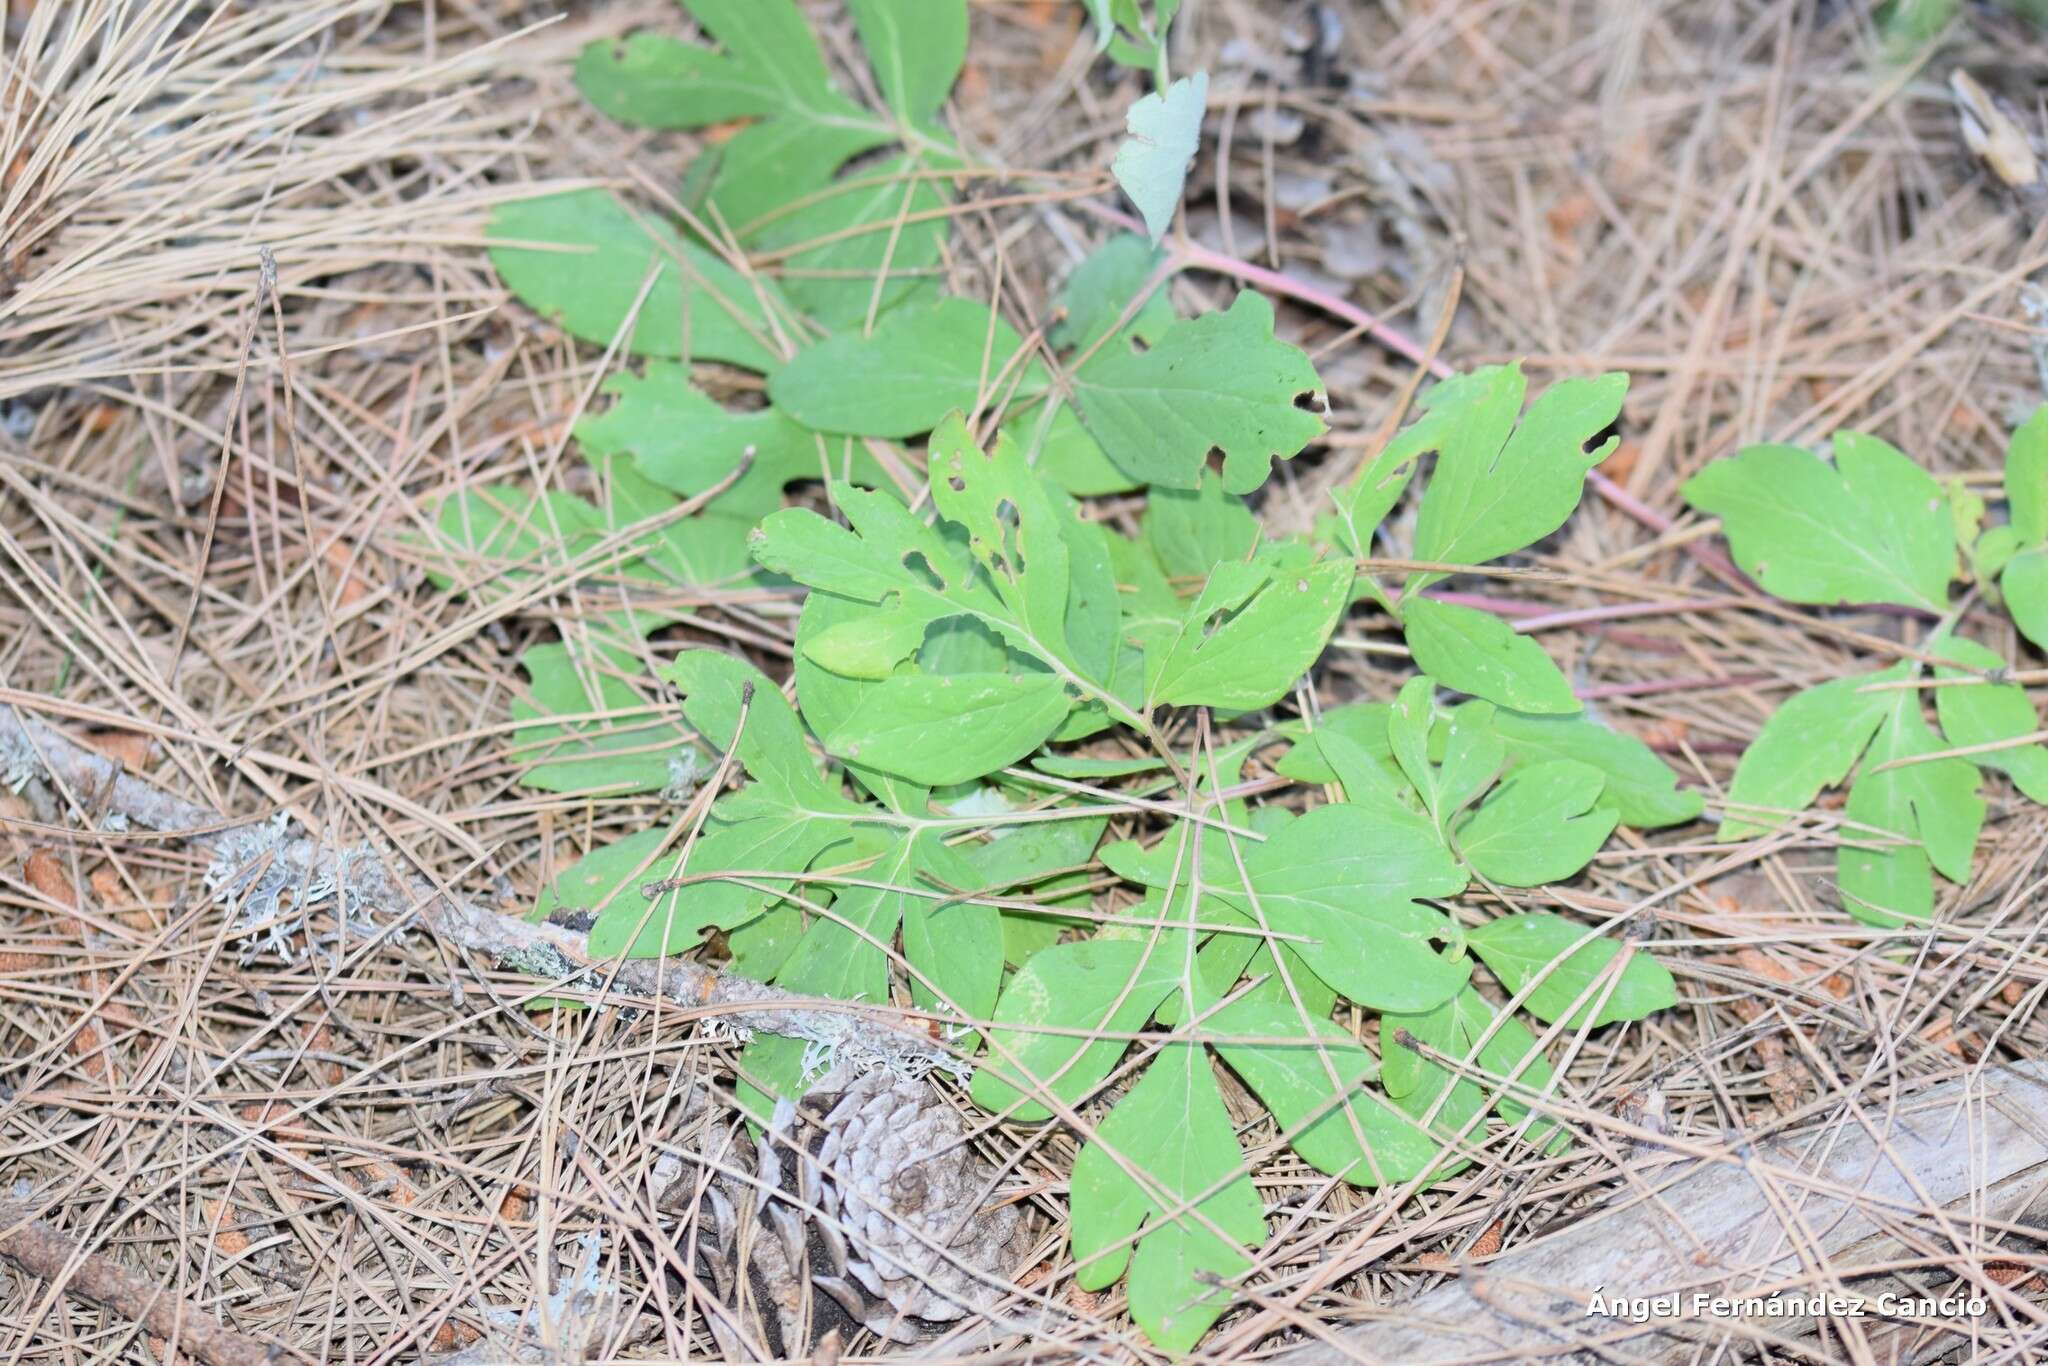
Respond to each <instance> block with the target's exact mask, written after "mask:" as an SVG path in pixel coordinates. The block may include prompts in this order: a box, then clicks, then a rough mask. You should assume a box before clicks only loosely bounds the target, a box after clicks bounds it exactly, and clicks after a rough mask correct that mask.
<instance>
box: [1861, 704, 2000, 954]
mask: <svg viewBox="0 0 2048 1366" xmlns="http://www.w3.org/2000/svg"><path fill="white" fill-rule="evenodd" d="M1872 695H1873V696H1875V697H1876V698H1877V700H1878V703H1879V706H1880V707H1881V709H1882V710H1881V712H1880V716H1879V721H1878V726H1877V733H1876V734H1875V735H1874V736H1872V737H1871V741H1870V748H1869V750H1868V751H1866V752H1865V754H1864V756H1863V767H1862V769H1861V770H1860V771H1859V772H1858V773H1857V775H1856V782H1855V785H1854V786H1852V787H1851V788H1850V789H1849V801H1848V803H1847V805H1845V806H1844V807H1843V809H1842V820H1843V827H1842V831H1841V839H1842V844H1841V845H1840V847H1839V848H1838V849H1837V850H1836V853H1835V881H1836V883H1837V885H1838V886H1839V887H1840V888H1841V891H1842V906H1843V908H1844V909H1845V910H1847V911H1848V912H1849V914H1850V915H1853V916H1855V917H1856V918H1857V919H1858V920H1861V921H1862V922H1864V923H1865V924H1867V925H1879V926H1884V927H1891V926H1895V925H1901V924H1904V923H1906V922H1907V921H1915V920H1927V919H1929V918H1931V917H1932V916H1933V914H1934V879H1933V874H1934V873H1935V872H1939V873H1940V874H1941V875H1942V876H1943V877H1945V878H1947V879H1948V880H1949V881H1951V882H1967V881H1968V880H1969V877H1970V856H1971V855H1972V854H1973V853H1974V852H1975V851H1976V848H1977V834H1978V832H1979V831H1980V830H1981V829H1982V828H1983V825H1984V801H1983V799H1982V798H1981V797H1979V796H1978V795H1977V785H1978V782H1979V779H1980V777H1981V775H1980V774H1979V772H1978V770H1977V766H1976V765H1975V764H1972V763H1971V762H1969V760H1967V759H1929V758H1928V757H1927V756H1929V755H1934V754H1939V753H1941V752H1943V751H1945V750H1947V749H1949V748H1950V746H1949V745H1948V744H1945V743H1944V742H1943V741H1942V739H1941V737H1939V736H1937V735H1936V734H1935V733H1934V731H1933V728H1932V727H1930V726H1929V725H1928V724H1927V722H1926V720H1925V719H1924V718H1923V717H1922V716H1921V714H1920V694H1919V692H1918V691H1917V690H1916V689H1913V688H1895V689H1892V690H1890V691H1886V692H1879V693H1875V694H1872Z"/></svg>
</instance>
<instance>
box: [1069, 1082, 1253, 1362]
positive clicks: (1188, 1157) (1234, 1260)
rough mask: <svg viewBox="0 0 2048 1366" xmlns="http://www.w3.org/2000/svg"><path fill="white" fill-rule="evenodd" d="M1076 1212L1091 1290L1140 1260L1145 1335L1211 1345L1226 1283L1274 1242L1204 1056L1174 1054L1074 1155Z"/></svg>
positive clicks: (1133, 1300)
mask: <svg viewBox="0 0 2048 1366" xmlns="http://www.w3.org/2000/svg"><path fill="white" fill-rule="evenodd" d="M1129 1168H1136V1169H1137V1171H1138V1172H1139V1173H1141V1174H1142V1178H1143V1179H1142V1180H1141V1179H1139V1178H1138V1177H1134V1176H1133V1175H1132V1173H1131V1171H1130V1170H1128V1169H1129ZM1070 1203H1071V1205H1072V1211H1073V1213H1072V1227H1073V1242H1074V1260H1075V1262H1076V1264H1077V1265H1076V1267H1075V1279H1076V1280H1077V1282H1078V1283H1079V1284H1080V1285H1081V1286H1082V1288H1084V1289H1096V1290H1099V1289H1102V1288H1103V1287H1105V1286H1108V1285H1112V1284H1114V1283H1115V1282H1116V1279H1117V1278H1118V1277H1119V1276H1121V1275H1122V1274H1123V1271H1124V1267H1125V1264H1126V1263H1127V1262H1128V1264H1129V1266H1130V1285H1129V1287H1128V1293H1129V1296H1130V1308H1131V1317H1132V1318H1133V1319H1135V1320H1137V1323H1138V1326H1139V1327H1140V1328H1142V1329H1144V1330H1145V1336H1146V1337H1148V1338H1150V1339H1151V1340H1152V1341H1153V1342H1154V1343H1156V1344H1158V1345H1159V1346H1160V1347H1162V1348H1164V1349H1165V1350H1167V1351H1169V1352H1185V1351H1187V1350H1189V1349H1190V1348H1192V1347H1193V1346H1194V1345H1195V1343H1197V1342H1199V1341H1200V1340H1201V1337H1202V1334H1203V1333H1205V1332H1207V1331H1208V1330H1209V1325H1211V1324H1213V1323H1214V1322H1215V1321H1216V1320H1217V1319H1218V1318H1219V1317H1221V1316H1222V1313H1223V1311H1224V1310H1225V1309H1226V1308H1228V1307H1229V1305H1230V1300H1231V1293H1230V1291H1229V1289H1228V1288H1227V1287H1224V1286H1219V1285H1217V1284H1215V1282H1216V1281H1217V1280H1219V1279H1220V1280H1227V1279H1229V1278H1231V1277H1235V1276H1240V1275H1242V1274H1244V1273H1245V1272H1246V1271H1248V1270H1250V1269H1251V1258H1250V1257H1249V1256H1248V1255H1247V1254H1246V1252H1245V1251H1244V1249H1245V1248H1248V1247H1257V1246H1258V1245H1259V1244H1261V1243H1263V1242H1264V1241H1265V1240H1266V1219H1265V1210H1264V1207H1263V1206H1262V1205H1261V1204H1260V1201H1259V1193H1258V1191H1257V1189H1256V1188H1255V1187H1253V1185H1252V1183H1251V1178H1250V1177H1249V1176H1247V1175H1246V1174H1245V1160H1244V1153H1243V1152H1242V1151H1241V1150H1240V1149H1239V1148H1238V1146H1237V1129H1236V1126H1235V1125H1233V1124H1232V1123H1231V1119H1230V1114H1229V1112H1228V1111H1226V1110H1225V1109H1224V1108H1223V1096H1222V1093H1221V1092H1219V1091H1218V1090H1217V1087H1216V1076H1215V1073H1214V1072H1213V1071H1212V1070H1211V1067H1210V1063H1209V1059H1208V1055H1207V1054H1206V1053H1205V1052H1204V1051H1203V1050H1202V1049H1201V1048H1200V1047H1198V1046H1196V1045H1193V1044H1169V1045H1167V1046H1166V1047H1165V1048H1164V1049H1162V1050H1161V1051H1160V1055H1159V1057H1158V1058H1156V1059H1155V1060H1154V1061H1153V1063H1152V1066H1151V1067H1149V1068H1148V1069H1146V1072H1145V1075H1144V1076H1142V1077H1140V1078H1139V1079H1138V1083H1137V1085H1135V1086H1133V1087H1132V1088H1131V1090H1130V1093H1129V1094H1128V1095H1126V1096H1125V1097H1124V1098H1123V1099H1122V1100H1120V1101H1118V1102H1117V1104H1116V1107H1115V1108H1114V1109H1112V1110H1111V1111H1110V1113H1109V1117H1108V1118H1107V1119H1105V1120H1103V1122H1102V1124H1101V1125H1100V1127H1099V1128H1098V1129H1097V1130H1096V1134H1095V1137H1094V1139H1093V1140H1092V1141H1091V1142H1089V1143H1088V1144H1087V1145H1086V1146H1084V1147H1083V1148H1082V1149H1081V1151H1080V1153H1079V1154H1078V1155H1076V1157H1075V1158H1074V1175H1073V1184H1072V1199H1071V1202H1070ZM1140 1228H1143V1229H1144V1232H1143V1233H1142V1234H1140V1233H1139V1230H1140ZM1133 1234H1138V1235H1139V1236H1138V1243H1137V1248H1136V1250H1135V1251H1133V1250H1132V1249H1131V1247H1130V1245H1129V1240H1130V1238H1131V1236H1132V1235H1133Z"/></svg>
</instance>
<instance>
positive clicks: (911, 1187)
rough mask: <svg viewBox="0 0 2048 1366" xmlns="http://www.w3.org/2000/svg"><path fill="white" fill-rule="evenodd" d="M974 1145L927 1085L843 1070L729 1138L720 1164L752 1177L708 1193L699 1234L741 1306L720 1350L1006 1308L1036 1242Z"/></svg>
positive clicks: (932, 1326) (728, 1295)
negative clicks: (740, 1329)
mask: <svg viewBox="0 0 2048 1366" xmlns="http://www.w3.org/2000/svg"><path fill="white" fill-rule="evenodd" d="M967 1134H968V1130H967V1126H966V1125H965V1124H964V1123H963V1122H962V1120H961V1118H960V1116H959V1115H958V1114H956V1113H955V1112H954V1111H953V1110H952V1109H951V1108H949V1107H948V1106H946V1105H945V1104H943V1103H941V1102H940V1101H939V1100H938V1099H937V1097H935V1096H934V1095H933V1093H932V1091H931V1088H930V1086H929V1084H928V1083H926V1082H923V1081H912V1080H906V1079H904V1078H901V1077H898V1076H896V1075H895V1074H894V1073H892V1072H890V1071H889V1070H888V1069H886V1068H878V1069H875V1070H873V1071H869V1072H865V1073H853V1072H851V1071H849V1070H846V1069H836V1070H835V1071H833V1072H832V1073H829V1074H828V1075H827V1076H826V1077H825V1078H824V1079H822V1080H821V1081H820V1082H819V1083H818V1085H817V1086H815V1087H814V1088H813V1089H812V1090H811V1091H810V1092H809V1093H808V1094H806V1095H805V1096H804V1098H803V1100H802V1101H801V1102H800V1103H799V1104H796V1105H791V1104H790V1103H788V1102H787V1101H785V1102H783V1103H782V1104H780V1105H778V1106H777V1107H776V1110H775V1115H774V1118H773V1120H772V1121H771V1122H770V1124H769V1127H768V1129H767V1131H766V1132H764V1133H763V1134H761V1135H760V1136H759V1137H758V1138H757V1139H755V1140H754V1141H753V1143H752V1144H751V1145H750V1144H748V1143H747V1142H746V1141H745V1140H744V1139H741V1140H740V1141H737V1142H735V1143H734V1144H733V1145H732V1153H731V1156H730V1157H729V1158H728V1160H727V1161H726V1163H725V1165H726V1166H727V1168H728V1169H731V1168H735V1167H746V1166H751V1168H752V1170H751V1172H746V1173H736V1172H733V1171H731V1170H728V1171H725V1172H720V1173H718V1174H717V1175H715V1176H712V1177H711V1178H710V1179H709V1181H708V1182H707V1183H706V1184H704V1185H703V1188H702V1202H703V1203H702V1206H701V1208H703V1209H705V1210H708V1212H709V1213H710V1216H711V1218H710V1221H709V1222H710V1224H711V1226H712V1227H711V1229H710V1230H705V1229H704V1228H702V1227H699V1229H698V1230H697V1238H698V1245H699V1248H700V1261H701V1262H702V1263H703V1269H704V1271H705V1273H706V1275H707V1279H709V1281H710V1282H711V1285H712V1287H713V1289H714V1290H715V1291H716V1292H717V1294H718V1297H719V1299H720V1301H722V1302H723V1304H725V1305H726V1306H728V1307H730V1308H732V1309H734V1310H736V1311H739V1312H738V1313H737V1315H736V1316H735V1318H734V1319H733V1320H731V1321H726V1322H721V1316H720V1315H719V1314H717V1313H715V1312H714V1313H713V1314H712V1315H711V1327H712V1331H713V1333H714V1334H715V1335H716V1336H717V1337H718V1339H719V1345H720V1347H721V1348H722V1349H723V1350H724V1352H725V1353H726V1355H727V1356H728V1357H730V1358H733V1359H737V1360H746V1359H749V1358H750V1357H752V1356H754V1355H755V1354H756V1353H758V1352H759V1351H760V1350H761V1349H762V1348H765V1349H766V1351H767V1352H768V1354H770V1355H772V1356H778V1357H779V1356H791V1355H800V1354H803V1353H807V1352H813V1351H815V1350H817V1349H818V1347H819V1345H820V1344H821V1343H822V1342H824V1341H825V1340H826V1339H827V1337H828V1336H829V1335H831V1334H832V1333H834V1332H837V1333H839V1334H840V1336H841V1338H842V1339H847V1338H851V1337H852V1336H853V1335H854V1334H855V1332H857V1331H858V1330H859V1329H861V1328H867V1329H869V1330H870V1331H872V1332H873V1333H874V1334H875V1335H876V1336H877V1337H880V1338H883V1339H885V1340H887V1341H890V1342H897V1343H911V1342H917V1341H920V1340H922V1339H924V1338H926V1337H929V1336H934V1335H936V1334H938V1333H940V1332H942V1331H944V1329H945V1328H946V1327H947V1326H948V1325H949V1324H952V1323H955V1322H957V1321H959V1320H960V1319H962V1318H965V1317H966V1316H968V1315H969V1314H971V1313H974V1312H976V1311H979V1310H983V1309H986V1308H988V1307H990V1306H993V1305H994V1304H995V1303H996V1302H997V1301H999V1300H1000V1299H1001V1298H1002V1296H1003V1286H1004V1285H1005V1284H1006V1283H1007V1280H1008V1277H1009V1274H1010V1272H1011V1271H1012V1270H1013V1269H1014V1268H1015V1267H1016V1265H1017V1264H1018V1262H1019V1261H1020V1260H1021V1259H1022V1258H1023V1257H1025V1256H1026V1255H1028V1253H1029V1252H1030V1249H1031V1244H1032V1238H1031V1235H1030V1231H1029V1229H1028V1227H1027V1222H1026V1220H1025V1217H1024V1213H1023V1211H1022V1210H1021V1209H1020V1208H1018V1207H1017V1206H1014V1205H1002V1206H995V1207H990V1198H991V1189H992V1187H993V1185H994V1171H993V1169H992V1168H991V1167H990V1166H989V1165H988V1163H986V1162H985V1161H983V1160H982V1159H981V1158H980V1157H979V1156H978V1155H977V1154H976V1153H975V1151H974V1149H973V1147H972V1146H971V1145H970V1144H969V1143H968V1141H967ZM749 1156H750V1157H751V1160H750V1161H749V1160H748V1158H749ZM697 1185H698V1182H697V1181H694V1180H689V1179H684V1180H679V1181H676V1182H674V1183H672V1184H671V1186H670V1188H669V1190H668V1191H667V1192H666V1193H665V1194H664V1196H663V1200H662V1203H663V1205H664V1206H665V1207H669V1208H682V1207H687V1205H688V1204H689V1202H690V1200H691V1198H692V1195H693V1194H694V1189H693V1188H695V1187H696V1186H697ZM735 1323H738V1324H743V1325H745V1326H746V1327H747V1329H748V1330H749V1331H750V1332H754V1333H757V1334H758V1336H757V1337H756V1340H755V1342H754V1343H752V1344H746V1343H743V1342H742V1341H741V1340H740V1339H739V1337H738V1335H737V1334H736V1333H735V1331H734V1326H735Z"/></svg>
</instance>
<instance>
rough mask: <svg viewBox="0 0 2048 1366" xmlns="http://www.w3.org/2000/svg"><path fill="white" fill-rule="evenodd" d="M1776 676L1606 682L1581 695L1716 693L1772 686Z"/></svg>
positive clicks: (1588, 697)
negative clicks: (1769, 684)
mask: <svg viewBox="0 0 2048 1366" xmlns="http://www.w3.org/2000/svg"><path fill="white" fill-rule="evenodd" d="M1776 677H1777V675H1776V674H1727V675H1725V676H1723V677H1720V678H1664V679H1652V680H1649V681H1646V682H1642V683H1603V684H1601V685H1600V686H1599V687H1597V688H1580V689H1578V695H1579V696H1580V697H1581V698H1582V699H1584V700H1585V701H1588V702H1597V701H1599V700H1600V699H1601V698H1603V697H1651V696H1654V695H1655V694H1657V693H1670V692H1715V691H1717V690H1719V689H1721V688H1749V687H1754V686H1755V685H1756V684H1758V683H1769V682H1771V681H1772V680H1773V679H1775V678H1776Z"/></svg>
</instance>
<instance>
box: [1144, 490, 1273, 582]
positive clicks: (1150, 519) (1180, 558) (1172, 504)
mask: <svg viewBox="0 0 2048 1366" xmlns="http://www.w3.org/2000/svg"><path fill="white" fill-rule="evenodd" d="M1143 529H1144V533H1145V540H1146V543H1147V544H1149V545H1150V546H1151V547H1152V553H1153V554H1154V555H1156V556H1158V557H1159V565H1160V567H1161V568H1162V569H1164V570H1165V571H1166V572H1167V573H1168V574H1170V575H1172V576H1173V577H1175V578H1195V577H1198V576H1201V575H1205V574H1207V573H1208V572H1209V571H1210V570H1211V569H1212V568H1214V567H1215V566H1216V565H1219V564H1222V563H1224V562H1225V561H1229V560H1249V559H1250V558H1251V554H1252V551H1253V550H1255V549H1257V548H1258V544H1259V537H1260V531H1259V519H1258V518H1256V517H1254V516H1252V514H1251V510H1250V509H1249V508H1247V507H1246V506H1245V505H1244V500H1243V499H1242V498H1239V497H1237V496H1236V495H1235V494H1230V493H1225V492H1224V491H1223V482H1222V480H1220V479H1218V478H1217V477H1216V476H1214V475H1205V476H1204V477H1203V479H1202V484H1201V487H1200V488H1198V489H1195V490H1193V491H1192V492H1191V491H1189V490H1187V489H1154V490H1153V491H1152V492H1151V494H1150V495H1149V496H1148V497H1147V499H1146V506H1145V516H1144V519H1143Z"/></svg>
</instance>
